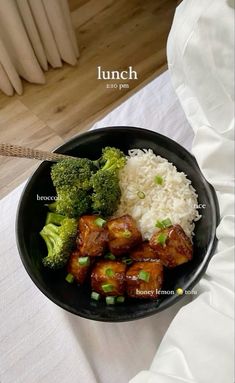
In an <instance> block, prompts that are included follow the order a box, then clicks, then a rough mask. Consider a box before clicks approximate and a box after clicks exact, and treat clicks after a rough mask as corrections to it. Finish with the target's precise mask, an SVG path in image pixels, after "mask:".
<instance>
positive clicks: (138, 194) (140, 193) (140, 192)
mask: <svg viewBox="0 0 235 383" xmlns="http://www.w3.org/2000/svg"><path fill="white" fill-rule="evenodd" d="M137 196H138V197H139V198H140V199H144V198H145V194H144V192H142V191H138V193H137Z"/></svg>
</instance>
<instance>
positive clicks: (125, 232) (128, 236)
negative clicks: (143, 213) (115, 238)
mask: <svg viewBox="0 0 235 383" xmlns="http://www.w3.org/2000/svg"><path fill="white" fill-rule="evenodd" d="M131 235H132V234H131V232H130V231H129V230H124V231H123V232H122V236H123V237H124V238H130V237H131Z"/></svg>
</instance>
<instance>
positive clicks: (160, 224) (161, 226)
mask: <svg viewBox="0 0 235 383" xmlns="http://www.w3.org/2000/svg"><path fill="white" fill-rule="evenodd" d="M155 227H158V228H159V229H164V225H163V223H162V221H157V222H156V223H155Z"/></svg>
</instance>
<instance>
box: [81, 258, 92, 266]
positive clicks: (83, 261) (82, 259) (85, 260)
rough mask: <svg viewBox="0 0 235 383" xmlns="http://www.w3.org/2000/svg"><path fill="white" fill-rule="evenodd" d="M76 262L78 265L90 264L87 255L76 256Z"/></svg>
mask: <svg viewBox="0 0 235 383" xmlns="http://www.w3.org/2000/svg"><path fill="white" fill-rule="evenodd" d="M78 263H79V265H80V266H88V265H89V264H90V258H89V257H80V258H78Z"/></svg>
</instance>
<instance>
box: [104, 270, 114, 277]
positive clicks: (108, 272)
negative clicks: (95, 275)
mask: <svg viewBox="0 0 235 383" xmlns="http://www.w3.org/2000/svg"><path fill="white" fill-rule="evenodd" d="M105 274H106V275H107V276H108V277H113V276H114V274H115V273H114V271H113V269H106V270H105Z"/></svg>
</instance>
